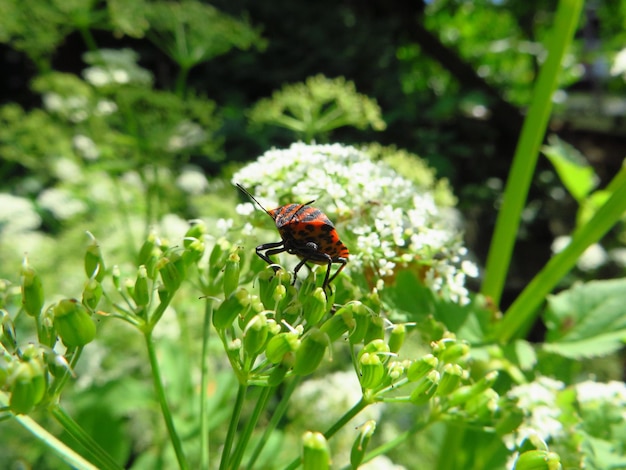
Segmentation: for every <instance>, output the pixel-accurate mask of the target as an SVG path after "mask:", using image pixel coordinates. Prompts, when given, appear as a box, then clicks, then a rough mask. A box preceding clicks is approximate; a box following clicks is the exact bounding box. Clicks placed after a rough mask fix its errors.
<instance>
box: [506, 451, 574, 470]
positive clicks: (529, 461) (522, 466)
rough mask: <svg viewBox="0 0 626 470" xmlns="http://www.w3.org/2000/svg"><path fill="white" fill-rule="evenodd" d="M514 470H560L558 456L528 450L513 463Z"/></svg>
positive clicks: (546, 452) (551, 453) (552, 453)
mask: <svg viewBox="0 0 626 470" xmlns="http://www.w3.org/2000/svg"><path fill="white" fill-rule="evenodd" d="M513 468H514V470H561V468H562V467H561V459H560V457H559V455H558V454H556V453H554V452H548V451H546V450H529V451H527V452H524V453H523V454H521V455H520V456H519V457H518V458H517V461H516V462H515V467H513Z"/></svg>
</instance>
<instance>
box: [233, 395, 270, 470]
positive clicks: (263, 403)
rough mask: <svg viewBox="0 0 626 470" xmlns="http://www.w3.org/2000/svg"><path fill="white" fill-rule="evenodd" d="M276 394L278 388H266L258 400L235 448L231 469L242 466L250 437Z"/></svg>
mask: <svg viewBox="0 0 626 470" xmlns="http://www.w3.org/2000/svg"><path fill="white" fill-rule="evenodd" d="M274 392H276V387H264V388H263V390H262V392H261V395H260V396H259V399H258V400H257V403H256V406H255V407H254V411H253V412H252V416H251V417H250V420H249V421H248V423H247V424H246V427H245V429H244V430H243V433H242V434H241V436H240V437H239V441H238V442H237V446H236V447H235V452H234V453H233V458H232V459H231V461H230V468H233V469H237V468H239V466H240V464H241V460H242V459H243V454H244V452H245V450H246V447H247V446H248V443H249V442H250V437H251V436H252V432H253V431H254V429H255V428H256V425H257V423H258V422H259V418H260V417H261V414H262V413H263V411H265V409H266V408H267V403H268V402H269V400H270V398H271V397H272V395H274Z"/></svg>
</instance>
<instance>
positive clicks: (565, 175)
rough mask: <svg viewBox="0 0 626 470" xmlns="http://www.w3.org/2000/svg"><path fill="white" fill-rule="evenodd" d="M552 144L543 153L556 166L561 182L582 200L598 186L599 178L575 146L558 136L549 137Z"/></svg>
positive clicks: (573, 195) (578, 199)
mask: <svg viewBox="0 0 626 470" xmlns="http://www.w3.org/2000/svg"><path fill="white" fill-rule="evenodd" d="M548 141H549V142H550V145H547V146H544V147H543V149H542V150H543V153H544V155H545V156H546V157H548V160H550V162H551V163H552V165H553V166H554V169H555V170H556V172H557V174H558V175H559V178H560V179H561V182H562V183H563V185H564V186H565V188H566V189H567V190H568V191H569V193H570V194H571V195H572V197H573V198H574V199H576V200H577V201H578V202H579V203H580V202H582V201H583V200H584V199H585V198H586V197H587V196H588V195H589V193H591V191H592V190H593V189H594V188H595V187H596V185H597V182H598V178H597V177H596V174H595V172H594V171H593V168H592V167H591V166H590V165H589V164H588V163H587V161H586V160H585V157H584V156H583V155H582V154H581V153H580V152H578V150H576V149H575V148H574V147H572V146H571V145H569V144H567V143H566V142H563V141H562V140H560V139H559V138H558V137H556V136H550V138H549V139H548Z"/></svg>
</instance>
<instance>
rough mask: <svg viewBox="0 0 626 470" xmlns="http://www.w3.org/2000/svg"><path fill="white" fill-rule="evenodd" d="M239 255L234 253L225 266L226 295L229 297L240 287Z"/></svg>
mask: <svg viewBox="0 0 626 470" xmlns="http://www.w3.org/2000/svg"><path fill="white" fill-rule="evenodd" d="M239 261H240V259H239V255H238V254H237V252H236V251H233V252H232V253H231V254H230V256H229V257H228V260H227V261H226V265H225V266H224V295H225V296H226V297H228V296H229V295H230V294H232V293H233V292H234V291H235V289H236V288H237V286H239Z"/></svg>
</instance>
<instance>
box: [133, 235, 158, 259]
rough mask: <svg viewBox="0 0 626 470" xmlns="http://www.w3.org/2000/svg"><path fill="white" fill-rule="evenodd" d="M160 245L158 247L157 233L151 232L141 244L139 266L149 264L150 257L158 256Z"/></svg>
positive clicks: (138, 257) (138, 256)
mask: <svg viewBox="0 0 626 470" xmlns="http://www.w3.org/2000/svg"><path fill="white" fill-rule="evenodd" d="M158 253H159V250H158V247H157V236H156V233H154V232H150V233H149V234H148V236H147V237H146V240H145V241H144V242H143V245H141V248H140V249H139V254H138V255H137V266H141V265H142V264H143V265H144V266H147V265H148V264H150V259H151V258H153V257H155V256H157V257H158Z"/></svg>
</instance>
